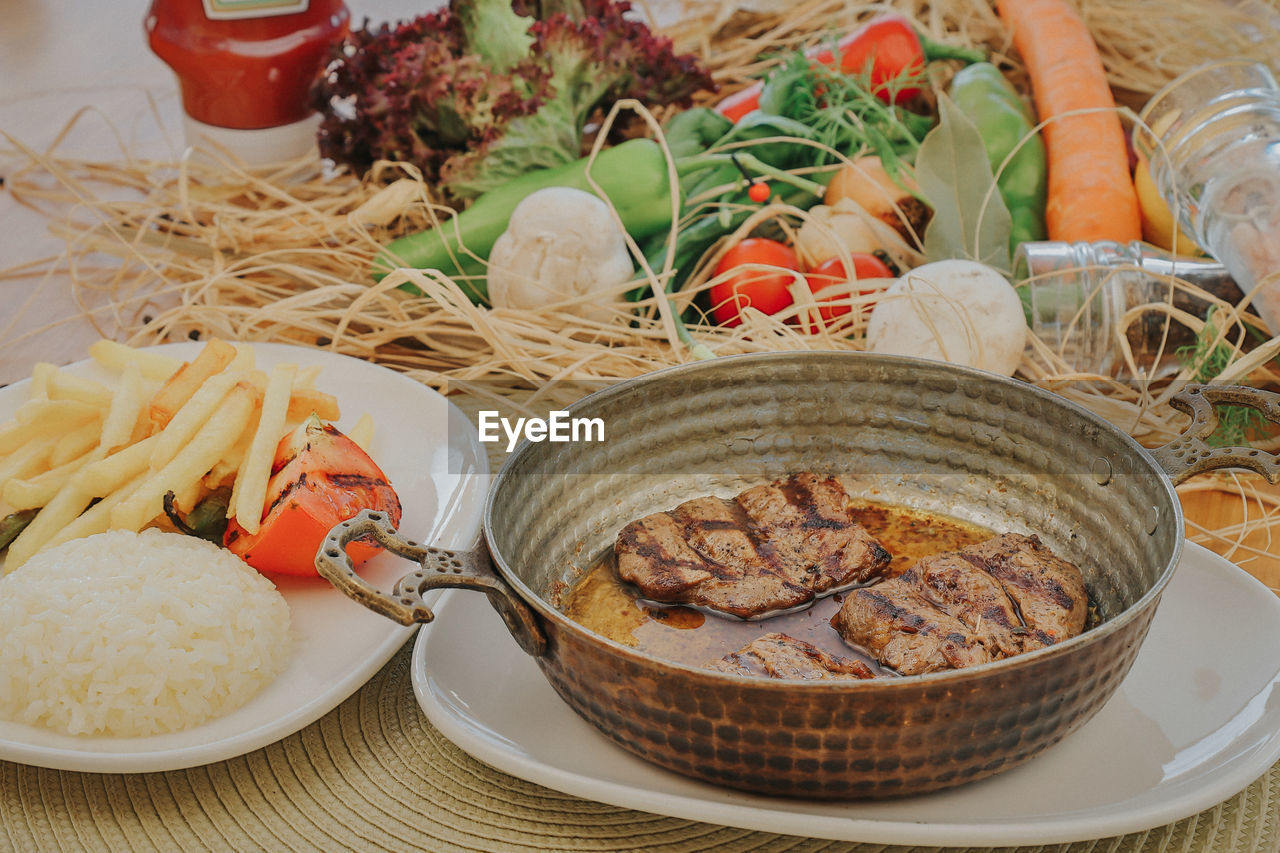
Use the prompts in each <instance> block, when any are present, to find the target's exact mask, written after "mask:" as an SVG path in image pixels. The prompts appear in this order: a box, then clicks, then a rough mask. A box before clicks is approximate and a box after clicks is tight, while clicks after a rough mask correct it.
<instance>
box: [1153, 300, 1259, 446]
mask: <svg viewBox="0 0 1280 853" xmlns="http://www.w3.org/2000/svg"><path fill="white" fill-rule="evenodd" d="M1213 315H1214V309H1212V308H1210V309H1209V313H1208V315H1207V316H1206V317H1205V323H1204V326H1203V327H1201V329H1200V333H1199V334H1197V335H1196V339H1195V341H1194V342H1193V343H1190V344H1188V345H1186V346H1184V347H1179V348H1178V350H1177V352H1176V353H1175V355H1176V356H1177V358H1178V360H1179V361H1180V362H1181V363H1182V364H1183V365H1185V366H1186V367H1187V368H1189V369H1190V370H1191V371H1192V379H1193V381H1195V382H1208V381H1210V380H1211V379H1213V378H1214V377H1215V376H1217V375H1218V374H1219V373H1221V372H1222V371H1224V370H1226V369H1227V367H1229V366H1230V364H1231V360H1232V357H1233V356H1234V355H1235V350H1234V349H1233V348H1232V347H1230V346H1228V345H1227V344H1225V343H1223V342H1221V341H1219V340H1218V329H1217V327H1216V326H1215V325H1214V316H1213ZM1217 413H1218V428H1217V429H1215V430H1214V431H1213V435H1211V436H1209V437H1208V438H1207V439H1205V441H1206V442H1207V443H1208V444H1210V445H1213V446H1214V447H1232V446H1249V444H1250V442H1249V436H1250V435H1256V434H1257V433H1258V432H1259V431H1261V430H1263V429H1265V428H1266V426H1267V420H1266V418H1264V417H1263V416H1262V413H1261V412H1259V411H1257V410H1256V409H1252V408H1250V407H1248V406H1218V407H1217Z"/></svg>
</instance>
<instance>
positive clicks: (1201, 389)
mask: <svg viewBox="0 0 1280 853" xmlns="http://www.w3.org/2000/svg"><path fill="white" fill-rule="evenodd" d="M1222 403H1229V404H1233V405H1237V406H1249V407H1250V408H1253V409H1256V410H1257V411H1258V412H1260V413H1261V414H1262V416H1263V417H1265V418H1266V419H1267V420H1269V421H1271V422H1272V423H1275V424H1280V394H1274V393H1272V392H1270V391H1263V390H1261V389H1260V388H1248V387H1245V386H1241V385H1188V386H1187V387H1186V388H1185V389H1183V390H1182V391H1179V392H1178V393H1177V394H1176V395H1174V396H1173V397H1172V398H1171V399H1170V400H1169V405H1171V406H1173V408H1175V409H1177V410H1178V411H1180V412H1182V413H1184V414H1187V415H1190V416H1191V426H1190V427H1189V428H1188V429H1187V431H1186V432H1184V433H1183V434H1182V435H1180V436H1178V437H1177V438H1175V439H1174V440H1173V441H1171V442H1169V443H1168V444H1166V445H1164V446H1163V447H1158V448H1156V449H1155V450H1152V451H1151V455H1152V456H1154V457H1155V460H1156V462H1157V463H1158V464H1159V465H1160V467H1161V468H1163V469H1164V471H1165V473H1166V474H1168V475H1169V479H1171V480H1172V481H1173V482H1174V484H1175V485H1176V484H1178V483H1181V482H1182V481H1183V480H1186V479H1187V478H1188V477H1192V476H1194V475H1196V474H1203V473H1204V472H1206V471H1216V470H1218V469H1220V468H1248V469H1249V470H1250V471H1256V472H1257V473H1259V474H1261V475H1262V476H1264V477H1266V478H1267V482H1270V483H1275V482H1277V481H1280V456H1277V455H1276V454H1274V453H1267V452H1266V451H1263V450H1258V449H1256V448H1252V447H1211V446H1210V445H1209V444H1207V443H1206V442H1205V439H1206V438H1208V437H1209V436H1210V435H1212V434H1213V431H1214V430H1215V429H1217V428H1218V413H1217V412H1216V411H1214V408H1213V407H1214V405H1215V404H1222Z"/></svg>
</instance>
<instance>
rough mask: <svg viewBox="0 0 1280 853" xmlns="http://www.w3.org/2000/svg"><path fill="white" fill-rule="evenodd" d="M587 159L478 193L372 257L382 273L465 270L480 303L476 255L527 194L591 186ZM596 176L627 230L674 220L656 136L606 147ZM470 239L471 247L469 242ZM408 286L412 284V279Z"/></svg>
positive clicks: (468, 287) (655, 228) (645, 230)
mask: <svg viewBox="0 0 1280 853" xmlns="http://www.w3.org/2000/svg"><path fill="white" fill-rule="evenodd" d="M588 162H589V158H583V159H581V160H577V161H575V162H573V163H566V164H565V165H563V166H558V167H556V168H554V169H541V170H539V171H536V172H528V173H526V174H524V175H522V176H520V177H518V178H516V179H514V180H512V181H509V182H507V183H505V184H503V185H502V186H501V187H498V188H497V189H494V190H490V191H489V192H487V193H485V194H484V195H482V196H480V197H479V198H478V199H476V200H475V202H474V203H473V204H472V205H471V206H470V207H468V208H467V209H466V210H464V211H462V212H461V213H459V214H458V215H457V216H455V217H454V218H453V219H450V220H448V221H446V222H442V223H441V224H440V226H439V227H437V228H431V229H429V230H427V231H422V232H420V233H417V234H410V235H407V236H405V237H401V238H399V239H397V240H394V241H392V242H391V243H390V244H388V245H387V247H386V248H385V249H384V250H383V252H382V253H381V254H380V255H379V256H378V258H377V259H376V260H375V261H374V266H373V271H374V275H375V277H376V278H378V279H381V278H382V277H383V276H385V275H386V274H387V273H388V272H390V271H391V270H393V269H395V268H397V267H400V266H407V267H412V268H415V269H438V270H440V271H442V272H444V273H445V274H447V275H449V276H454V277H461V278H460V279H459V282H458V283H459V285H460V286H462V287H463V288H464V290H465V291H468V292H467V296H468V297H469V298H470V299H472V300H473V301H475V302H487V301H488V298H489V294H488V288H487V287H486V286H485V284H484V264H483V263H481V262H480V261H478V260H476V259H475V258H473V257H471V254H470V253H474V254H475V255H478V256H480V257H482V258H484V257H487V256H488V254H489V251H490V250H491V249H492V248H493V244H494V241H496V240H497V239H498V237H500V236H501V235H502V232H503V231H505V230H506V229H507V222H508V221H509V220H510V219H511V211H513V210H515V207H516V205H517V204H519V203H520V202H521V201H522V200H523V199H524V198H525V196H527V195H529V194H530V193H532V192H533V191H535V190H540V189H543V188H545V187H573V188H575V189H580V190H586V191H588V192H589V191H590V190H591V185H590V184H589V183H588V182H587V167H588ZM590 169H591V177H592V178H594V179H595V180H596V182H597V183H598V184H599V185H600V188H601V189H602V190H604V192H605V195H607V196H608V197H609V200H610V201H611V202H612V203H613V206H614V208H615V209H616V210H617V211H618V216H619V217H621V219H622V224H623V226H624V227H625V228H626V229H627V231H628V233H630V234H631V236H632V237H634V238H636V239H637V240H641V239H643V238H645V237H647V236H649V235H650V234H654V233H657V232H659V231H662V230H663V229H666V228H669V227H670V226H671V195H670V193H669V191H668V183H667V161H666V158H665V157H664V156H663V153H662V148H661V146H659V145H658V143H656V142H654V141H653V140H652V139H631V140H628V141H626V142H623V143H621V144H620V145H615V146H613V147H612V148H606V149H604V150H602V151H601V152H600V153H599V155H597V157H596V158H595V161H594V163H591V165H590ZM464 246H465V249H464V248H463V247H464ZM406 289H413V290H416V288H413V287H412V286H411V285H408V286H406Z"/></svg>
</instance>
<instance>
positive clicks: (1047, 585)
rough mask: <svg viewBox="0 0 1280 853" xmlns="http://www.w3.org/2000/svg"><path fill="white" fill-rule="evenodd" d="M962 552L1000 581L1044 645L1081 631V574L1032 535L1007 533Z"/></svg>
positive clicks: (1085, 601) (1084, 596)
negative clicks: (1043, 641) (1041, 638)
mask: <svg viewBox="0 0 1280 853" xmlns="http://www.w3.org/2000/svg"><path fill="white" fill-rule="evenodd" d="M962 553H964V554H965V556H966V557H967V558H968V559H969V560H971V561H972V562H973V563H974V565H976V566H978V567H979V568H983V569H985V570H986V571H988V572H990V573H991V575H992V576H993V577H995V578H996V579H997V580H998V581H1000V583H1001V584H1003V585H1004V588H1005V590H1006V591H1007V592H1008V593H1009V597H1010V598H1012V599H1013V602H1014V603H1015V604H1016V605H1017V606H1018V609H1019V610H1020V611H1021V612H1022V619H1023V621H1025V622H1026V624H1027V627H1028V628H1030V629H1032V630H1034V631H1036V632H1039V634H1040V635H1042V636H1043V638H1044V639H1045V641H1046V645H1047V644H1049V643H1056V642H1058V641H1060V640H1065V639H1068V638H1070V637H1074V636H1075V635H1076V634H1079V633H1080V632H1081V631H1083V630H1084V622H1085V618H1086V617H1087V616H1088V612H1089V598H1088V593H1087V592H1086V591H1085V588H1084V576H1083V575H1081V574H1080V569H1078V568H1076V567H1075V566H1074V565H1072V564H1071V563H1069V562H1067V561H1066V560H1064V559H1062V558H1061V557H1058V556H1057V555H1056V554H1054V553H1053V552H1052V551H1050V550H1049V549H1048V548H1046V547H1045V546H1044V545H1043V544H1042V543H1041V542H1040V540H1039V539H1038V538H1037V537H1035V536H1019V535H1017V534H1014V533H1006V534H1005V535H1003V536H997V537H995V538H994V539H988V540H987V541H986V542H979V543H978V544H977V545H970V546H969V547H968V548H965V549H964V550H963V551H962Z"/></svg>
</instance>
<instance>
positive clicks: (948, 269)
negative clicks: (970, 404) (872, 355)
mask: <svg viewBox="0 0 1280 853" xmlns="http://www.w3.org/2000/svg"><path fill="white" fill-rule="evenodd" d="M1026 340H1027V323H1026V319H1025V317H1024V316H1023V313H1022V301H1021V300H1020V299H1018V294H1017V292H1016V291H1014V289H1013V285H1011V284H1009V282H1008V281H1007V280H1006V279H1005V277H1004V276H1002V275H1001V274H1000V273H998V272H996V271H995V270H994V269H992V268H991V267H988V266H986V265H985V264H980V263H977V262H976V261H965V260H949V261H935V262H934V263H931V264H925V265H924V266H921V267H916V268H915V269H913V270H911V271H910V272H908V273H906V274H905V275H903V276H902V277H901V278H899V279H898V280H897V281H896V282H895V283H894V284H893V286H891V287H890V288H889V289H888V290H886V291H885V293H884V295H883V296H881V297H880V299H879V300H878V301H877V302H876V307H875V310H874V311H873V312H872V314H871V320H870V322H869V323H868V325H867V347H868V349H870V350H871V351H872V352H880V353H891V354H897V355H914V356H919V357H921V358H931V359H936V360H941V361H948V362H951V363H952V364H963V365H968V366H970V367H978V368H981V369H983V370H989V371H991V372H992V373H999V374H1002V375H1004V376H1012V375H1013V372H1014V371H1015V370H1017V368H1018V363H1019V362H1020V361H1021V360H1022V353H1023V350H1024V348H1025V347H1026Z"/></svg>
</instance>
